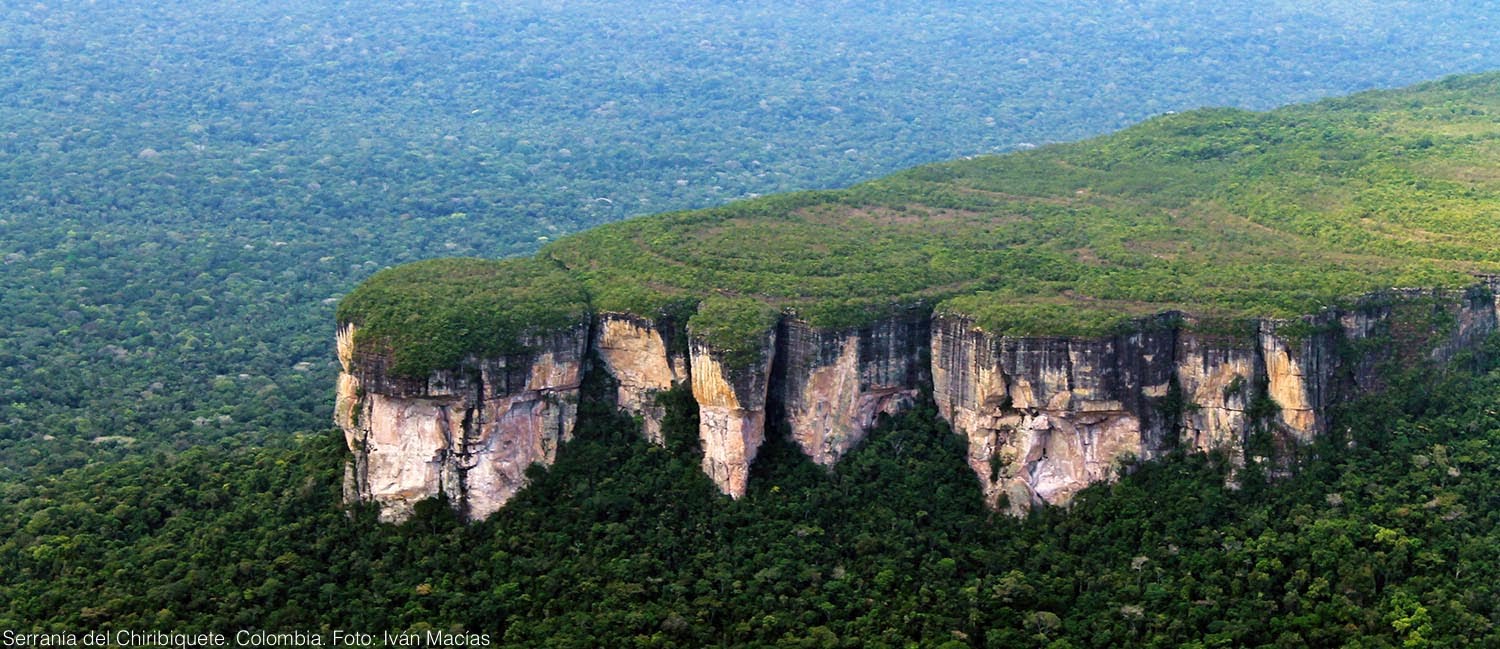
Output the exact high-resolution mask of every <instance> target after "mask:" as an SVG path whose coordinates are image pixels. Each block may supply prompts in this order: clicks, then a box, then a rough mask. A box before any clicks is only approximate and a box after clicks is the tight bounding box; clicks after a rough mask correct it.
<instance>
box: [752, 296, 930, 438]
mask: <svg viewBox="0 0 1500 649" xmlns="http://www.w3.org/2000/svg"><path fill="white" fill-rule="evenodd" d="M928 323H929V318H928V317H927V314H926V313H925V312H915V313H907V314H904V315H901V316H897V317H891V318H885V319H882V320H878V321H876V322H875V323H873V324H871V325H868V326H865V327H861V328H856V329H848V330H842V331H832V330H823V329H815V328H813V327H810V326H808V325H807V324H806V323H805V322H802V321H801V320H796V319H791V318H789V319H786V320H785V321H784V322H783V323H782V327H781V331H782V333H781V336H780V340H781V341H783V342H782V345H781V346H780V351H779V352H778V361H777V365H778V367H777V371H776V372H775V377H776V386H775V388H774V391H775V393H776V398H777V399H778V400H779V404H780V406H781V408H782V414H783V416H784V418H785V420H786V425H787V429H788V431H789V432H790V434H791V437H792V439H793V440H795V441H796V442H797V445H798V446H799V447H801V448H802V452H803V453H805V454H807V456H808V457H810V458H812V460H813V461H814V462H817V463H818V464H822V465H825V466H827V465H832V464H833V463H835V462H837V461H838V460H839V458H840V457H842V456H843V455H844V454H845V453H847V452H849V450H850V449H851V448H853V447H854V446H855V445H856V444H858V443H859V442H860V440H862V439H864V436H865V433H867V432H869V431H870V429H871V428H873V427H874V426H875V420H876V417H878V416H879V415H880V414H882V413H885V414H894V413H896V412H899V411H900V410H902V409H904V408H906V407H908V406H910V405H911V404H912V402H913V401H914V400H915V399H916V396H917V391H918V388H919V387H920V386H922V385H924V384H926V383H928V378H927V374H928V367H927V337H928V335H929V333H928Z"/></svg>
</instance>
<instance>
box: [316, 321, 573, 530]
mask: <svg viewBox="0 0 1500 649" xmlns="http://www.w3.org/2000/svg"><path fill="white" fill-rule="evenodd" d="M346 332H347V333H346ZM346 336H347V337H348V338H349V339H350V340H351V341H352V336H353V329H352V327H349V328H347V329H344V330H341V332H340V341H341V344H340V361H342V362H343V363H344V367H345V371H344V373H343V375H342V376H341V377H340V378H339V395H338V402H337V407H336V408H335V419H336V421H337V423H338V424H339V426H340V427H341V428H342V429H343V430H344V435H345V439H346V440H347V441H348V443H349V448H350V449H351V450H352V451H353V452H354V460H353V462H352V463H351V466H350V468H349V469H348V471H347V472H346V473H347V479H346V491H347V493H346V498H347V499H350V500H360V501H366V502H374V503H377V504H379V505H380V509H381V519H382V520H386V521H400V520H404V519H406V518H407V517H409V516H410V515H411V512H412V507H413V505H414V504H415V503H416V502H417V501H420V500H423V499H425V498H431V497H434V496H437V495H439V494H443V495H446V496H447V497H448V498H449V500H450V501H451V502H452V503H453V505H454V507H455V508H457V509H458V511H459V513H460V514H461V515H462V516H464V517H465V518H466V519H468V520H479V519H483V518H485V517H487V516H489V515H490V514H492V513H494V512H495V511H496V510H498V509H499V508H500V507H501V506H502V505H504V504H505V502H506V501H507V500H508V499H509V498H510V497H511V496H512V495H514V494H515V492H516V491H518V490H519V489H520V488H521V487H522V486H524V485H525V484H526V476H525V471H526V468H527V467H529V466H530V465H531V464H532V463H534V462H541V463H544V464H551V463H552V461H553V459H554V458H555V457H556V451H557V447H558V445H559V444H560V443H562V442H563V441H565V440H567V439H568V437H569V436H571V434H572V431H573V424H574V422H575V420H576V418H577V412H578V403H577V401H578V387H579V384H580V382H581V378H582V371H583V366H582V359H583V354H584V349H585V345H586V343H587V340H588V327H587V325H586V324H580V325H578V326H575V327H574V328H572V329H570V330H566V331H558V332H553V333H550V334H547V335H543V336H537V337H533V338H529V339H527V340H524V341H522V342H523V344H524V346H525V347H526V348H527V349H528V350H529V351H527V352H526V353H521V354H513V355H508V356H503V357H500V358H489V359H469V360H468V361H466V362H465V363H464V364H463V366H462V367H460V368H458V369H455V370H448V371H440V372H435V373H434V374H433V375H431V376H429V377H427V378H426V379H424V380H413V379H406V378H400V377H393V376H391V375H390V374H388V373H387V372H386V371H385V363H384V360H383V359H382V358H380V357H378V356H359V355H357V354H355V353H354V352H353V345H352V342H351V343H350V344H348V345H347V347H348V351H347V352H346V351H345V347H346V345H345V344H343V342H342V341H343V340H344V338H345V337H346Z"/></svg>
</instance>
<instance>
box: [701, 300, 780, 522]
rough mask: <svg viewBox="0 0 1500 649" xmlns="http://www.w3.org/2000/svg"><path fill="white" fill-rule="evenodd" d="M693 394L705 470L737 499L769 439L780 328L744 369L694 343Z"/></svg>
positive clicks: (705, 345) (771, 335) (768, 338)
mask: <svg viewBox="0 0 1500 649" xmlns="http://www.w3.org/2000/svg"><path fill="white" fill-rule="evenodd" d="M689 350H690V351H689V361H690V367H691V370H690V372H691V374H692V380H693V398H694V399H695V400H696V401H697V402H698V438H699V442H700V443H701V444H702V446H703V472H704V473H706V474H708V477H709V478H711V479H712V480H713V481H714V484H716V485H718V487H719V491H721V492H723V493H725V494H728V495H729V496H730V497H732V498H739V497H741V496H744V495H745V490H746V487H747V486H748V485H749V481H750V464H751V463H752V462H754V461H755V455H756V453H757V452H759V451H760V445H761V443H762V442H764V441H765V438H766V395H767V389H768V387H769V385H770V375H771V363H772V361H773V360H774V358H775V350H776V331H775V330H774V329H773V330H771V331H767V332H766V333H765V335H764V337H763V338H762V344H761V345H760V350H759V360H758V361H756V362H753V363H750V364H748V365H746V366H744V367H734V366H731V365H727V364H726V363H725V362H724V358H723V356H722V355H721V354H720V353H719V352H718V351H716V350H714V349H712V348H710V347H709V346H708V345H707V344H705V343H703V342H702V341H700V340H696V339H695V340H692V341H690V343H689Z"/></svg>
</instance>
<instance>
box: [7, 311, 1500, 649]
mask: <svg viewBox="0 0 1500 649" xmlns="http://www.w3.org/2000/svg"><path fill="white" fill-rule="evenodd" d="M1497 354H1500V341H1493V340H1492V341H1491V343H1490V344H1489V345H1488V346H1487V347H1485V348H1484V349H1482V350H1479V351H1478V352H1477V353H1473V354H1467V355H1465V356H1463V357H1462V358H1460V359H1458V360H1457V361H1456V362H1455V363H1454V365H1453V366H1452V367H1450V368H1447V369H1436V368H1431V367H1422V368H1409V369H1407V370H1405V371H1404V372H1403V373H1401V374H1400V375H1399V376H1398V377H1397V378H1396V379H1395V380H1393V387H1392V388H1391V390H1389V391H1388V392H1386V393H1384V394H1381V395H1376V396H1373V397H1370V398H1367V399H1364V400H1362V401H1359V402H1356V403H1351V404H1348V405H1347V407H1345V408H1343V409H1342V410H1341V411H1340V412H1339V413H1338V414H1337V416H1336V419H1335V422H1334V425H1333V426H1332V430H1333V431H1334V433H1333V434H1332V435H1331V436H1329V437H1327V438H1325V439H1323V440H1320V441H1319V443H1318V444H1317V445H1316V446H1314V447H1313V448H1310V449H1308V453H1307V459H1306V461H1305V463H1304V464H1303V466H1302V469H1301V470H1300V472H1299V473H1297V474H1296V475H1294V476H1292V477H1290V478H1284V479H1280V480H1277V481H1275V482H1271V483H1267V482H1266V480H1265V477H1264V476H1263V475H1261V474H1259V473H1257V472H1256V471H1255V470H1254V469H1253V467H1252V468H1251V469H1249V470H1245V471H1242V472H1240V474H1239V475H1238V476H1237V477H1236V481H1237V483H1238V484H1239V485H1240V486H1239V488H1238V489H1237V490H1230V489H1226V488H1225V486H1224V484H1225V477H1226V471H1227V470H1228V467H1227V465H1226V463H1225V462H1223V460H1222V458H1218V457H1210V456H1201V455H1193V456H1188V455H1174V456H1172V457H1169V458H1166V459H1165V460H1163V461H1160V462H1157V463H1152V464H1148V465H1146V466H1144V467H1142V468H1140V469H1139V470H1138V471H1137V472H1135V473H1134V474H1133V475H1128V476H1124V477H1122V478H1121V479H1120V480H1119V482H1117V483H1115V484H1112V485H1098V486H1095V487H1092V488H1090V489H1088V490H1086V491H1084V492H1082V493H1081V494H1080V495H1079V497H1078V498H1077V499H1076V501H1075V503H1074V506H1073V507H1072V508H1071V509H1070V510H1065V511H1063V510H1050V509H1049V510H1044V511H1040V512H1038V513H1035V514H1033V515H1032V516H1031V517H1030V518H1028V519H1025V520H1017V519H1011V518H1008V517H1005V516H1003V515H997V514H992V513H991V512H989V511H988V510H986V509H984V508H983V506H982V504H981V502H980V498H979V493H978V490H977V489H975V486H974V476H973V475H972V473H971V472H970V471H969V469H968V467H967V466H965V464H964V462H963V459H962V454H963V449H962V446H963V442H962V440H961V439H960V438H959V437H958V436H956V435H953V434H951V433H950V432H949V431H948V430H947V429H946V426H945V425H943V424H941V422H940V421H939V420H938V419H937V418H936V415H935V413H934V412H933V410H932V409H931V406H930V405H928V406H925V407H922V408H918V409H917V410H916V411H914V412H911V413H909V414H907V415H905V416H903V417H901V418H899V419H897V420H894V421H889V422H887V423H886V425H884V426H882V427H881V429H880V430H879V431H877V432H876V433H875V434H874V435H873V436H872V437H871V438H870V439H869V440H867V442H866V443H865V444H864V445H863V446H862V447H860V448H859V449H858V450H856V451H855V452H854V453H852V454H851V455H850V456H849V457H847V458H845V459H844V461H843V462H841V463H840V464H839V465H838V466H837V467H835V468H833V469H832V470H831V471H829V470H825V469H823V468H822V467H818V466H816V465H814V464H812V463H811V461H810V460H808V459H807V458H806V457H804V456H803V455H802V454H801V453H799V452H798V451H797V450H796V449H795V448H794V447H792V446H791V445H790V443H788V442H786V441H784V440H779V438H778V436H776V435H773V436H772V439H773V440H777V441H773V442H772V443H771V444H770V445H768V446H767V448H766V449H764V450H763V451H762V454H763V457H762V461H761V462H759V463H758V464H757V465H756V467H757V471H758V472H759V473H758V475H757V476H756V477H755V479H754V480H752V481H751V483H750V484H751V490H750V493H749V494H747V496H746V497H745V498H743V499H741V500H739V501H731V500H728V499H726V498H723V497H721V496H719V495H718V493H717V492H716V491H715V489H714V487H713V485H712V484H711V483H710V482H709V480H708V478H706V477H705V476H704V475H703V474H702V473H701V472H700V471H699V469H698V461H697V457H696V455H697V452H698V450H697V448H696V421H694V417H693V412H692V408H691V405H692V403H693V402H692V400H691V398H690V397H689V395H687V394H685V392H679V393H676V394H674V395H673V398H672V401H671V403H670V404H669V405H670V412H671V413H672V414H671V415H669V418H668V421H667V424H666V427H665V429H664V430H665V432H666V433H667V441H668V443H667V446H666V447H665V448H662V447H657V446H653V445H650V444H648V443H647V442H645V441H643V440H642V439H641V438H640V437H639V436H638V434H637V431H636V430H635V428H636V426H635V423H634V422H632V421H630V420H629V419H621V418H619V417H616V416H613V415H611V414H610V413H609V412H608V410H607V409H601V408H600V407H599V405H598V404H600V403H603V402H604V401H605V399H603V398H602V396H601V394H600V391H602V390H608V389H609V386H606V385H598V384H596V385H591V386H587V388H586V389H587V390H588V391H589V392H588V393H587V395H586V398H585V399H584V400H583V403H584V404H585V406H584V413H583V417H582V420H581V423H580V427H579V430H578V437H577V438H576V439H575V440H573V441H572V442H570V443H569V444H568V445H567V446H566V447H565V448H563V449H562V451H561V452H559V453H558V461H557V464H556V465H555V466H553V467H552V468H551V469H550V470H548V469H542V468H540V467H537V468H534V469H533V473H532V478H533V484H532V485H531V487H530V488H529V489H527V490H526V491H524V492H522V493H521V494H520V495H519V496H518V497H517V498H516V500H515V501H514V502H512V503H511V504H510V505H509V506H508V507H507V508H506V509H504V510H502V511H501V512H500V513H499V514H497V515H496V516H494V517H492V518H491V519H490V520H488V521H486V522H483V523H478V524H472V525H466V524H462V523H460V522H459V521H458V520H456V519H455V518H454V517H453V514H452V513H451V511H450V509H449V508H448V507H447V506H446V505H445V504H444V503H440V502H436V501H430V502H429V503H427V505H426V506H424V507H423V508H419V511H418V516H417V517H416V518H415V519H414V520H412V521H410V522H408V523H407V524H405V525H402V526H391V525H381V524H379V523H376V522H375V512H374V511H370V510H361V511H357V512H355V514H354V515H353V516H352V517H351V516H348V515H346V512H345V511H344V510H343V509H342V508H341V506H340V504H339V490H340V482H341V475H340V466H341V464H342V460H343V459H344V457H345V456H346V451H345V450H344V447H343V445H344V442H343V440H342V439H341V438H340V437H339V436H338V435H337V434H336V433H334V434H327V433H317V434H310V435H309V436H307V437H306V438H305V439H303V440H301V441H300V442H299V444H297V445H296V446H295V447H294V448H290V449H268V448H263V449H239V450H233V451H229V450H220V449H216V448H209V449H193V450H190V451H187V452H184V453H180V454H174V455H167V454H165V453H157V454H154V455H150V456H145V457H140V458H133V459H129V460H126V461H121V462H118V463H109V464H96V465H93V466H89V467H85V468H80V469H71V470H69V471H67V472H64V473H62V474H60V475H57V476H55V477H52V478H48V479H45V480H41V481H38V482H36V483H34V484H28V485H21V484H10V485H7V486H5V487H4V488H3V492H0V627H3V628H6V629H17V630H32V631H46V630H79V629H85V628H88V629H93V628H98V629H126V628H133V629H171V630H179V631H200V630H217V631H221V632H224V631H228V632H231V633H232V632H233V631H234V630H235V629H240V628H262V629H271V630H292V629H297V630H302V631H305V632H313V633H322V634H324V636H323V637H324V644H325V645H327V644H328V643H329V640H328V639H327V637H328V636H327V635H326V634H328V633H329V632H330V631H331V630H334V629H344V630H356V631H363V632H370V633H375V634H377V635H378V634H380V633H381V632H382V631H385V630H390V631H393V632H399V631H402V630H416V631H422V630H427V629H436V630H441V631H449V632H473V633H485V634H489V637H490V641H491V643H492V644H493V645H496V646H507V647H579V648H586V647H600V646H611V647H619V646H639V647H702V646H726V647H742V646H743V647H748V646H785V647H904V646H911V644H912V643H916V644H917V645H918V646H933V647H936V646H942V647H996V648H1001V647H1128V646H1142V647H1163V646H1170V647H1179V646H1181V647H1305V646H1314V647H1342V646H1359V647H1460V646H1476V647H1482V646H1494V645H1495V644H1496V643H1497V642H1500V635H1497V633H1500V630H1497V629H1496V627H1495V625H1494V620H1496V619H1500V608H1497V603H1500V593H1497V592H1496V584H1500V573H1497V566H1496V564H1495V562H1494V560H1493V559H1494V548H1496V547H1500V537H1497V530H1500V525H1497V522H1500V509H1497V501H1496V499H1495V497H1494V493H1495V490H1494V485H1495V484H1496V483H1497V481H1500V462H1497V461H1496V449H1497V448H1500V411H1497V407H1496V405H1495V404H1497V403H1500V370H1497V364H1496V359H1497ZM596 376H597V375H596Z"/></svg>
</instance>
